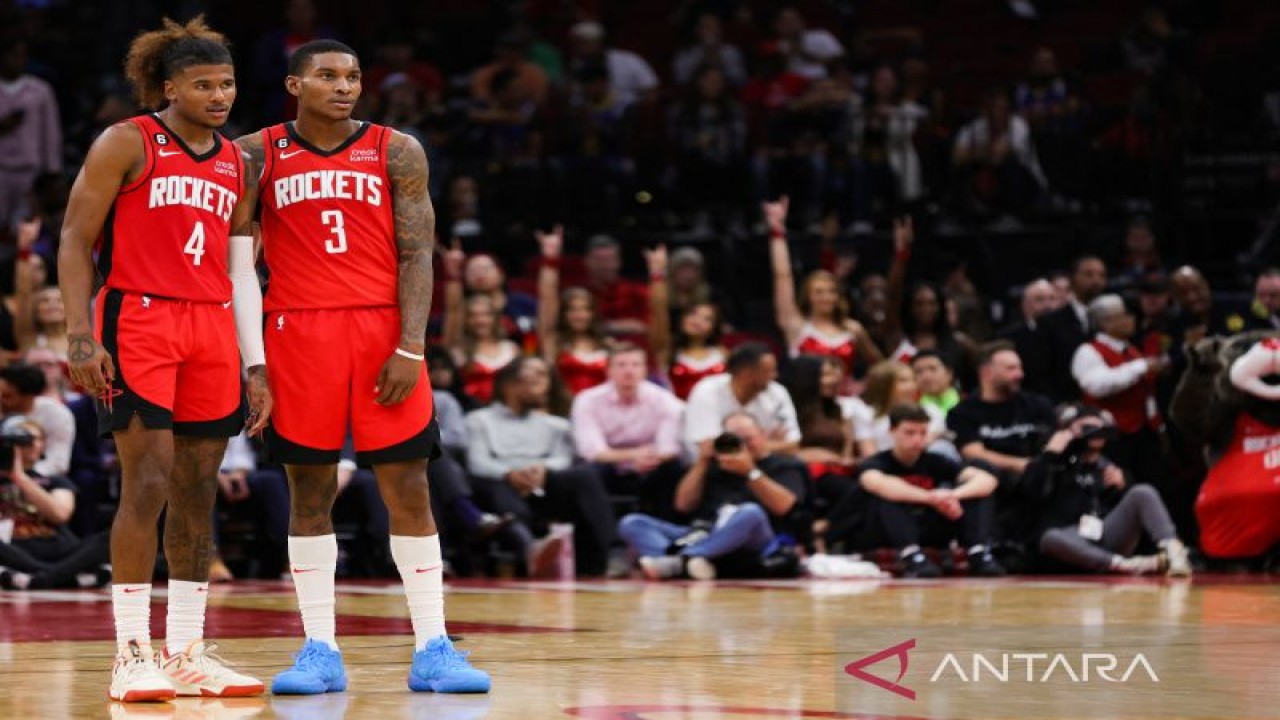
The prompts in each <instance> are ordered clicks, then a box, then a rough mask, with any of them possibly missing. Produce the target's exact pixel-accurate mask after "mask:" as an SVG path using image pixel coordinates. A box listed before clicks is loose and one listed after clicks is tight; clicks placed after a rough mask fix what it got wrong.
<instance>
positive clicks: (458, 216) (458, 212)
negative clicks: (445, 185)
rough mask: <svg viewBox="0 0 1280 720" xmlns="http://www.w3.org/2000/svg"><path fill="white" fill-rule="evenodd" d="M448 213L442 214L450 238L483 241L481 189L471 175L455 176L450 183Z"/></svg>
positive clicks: (443, 224)
mask: <svg viewBox="0 0 1280 720" xmlns="http://www.w3.org/2000/svg"><path fill="white" fill-rule="evenodd" d="M447 207H448V212H447V213H442V214H443V215H444V216H445V217H446V218H447V222H445V223H442V226H443V227H447V228H448V229H449V237H455V238H459V239H462V240H466V241H468V242H471V241H473V240H477V239H483V236H484V223H483V218H482V217H481V211H480V188H479V186H478V184H477V183H476V179H475V178H474V177H471V176H470V175H455V176H454V177H453V179H452V180H450V181H449V199H448V204H447Z"/></svg>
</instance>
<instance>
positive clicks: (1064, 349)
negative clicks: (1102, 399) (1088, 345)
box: [1040, 255, 1107, 401]
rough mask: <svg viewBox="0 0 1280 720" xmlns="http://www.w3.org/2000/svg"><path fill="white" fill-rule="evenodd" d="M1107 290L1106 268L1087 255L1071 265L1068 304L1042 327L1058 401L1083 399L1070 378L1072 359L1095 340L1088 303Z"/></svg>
mask: <svg viewBox="0 0 1280 720" xmlns="http://www.w3.org/2000/svg"><path fill="white" fill-rule="evenodd" d="M1106 288H1107V266H1106V265H1104V264H1103V263H1102V260H1101V259H1100V258H1098V257H1097V256H1094V255H1084V256H1082V257H1079V258H1076V259H1075V260H1074V261H1072V263H1071V295H1070V297H1068V299H1067V304H1066V305H1065V306H1063V307H1062V308H1060V309H1058V310H1055V311H1053V312H1051V313H1049V314H1048V315H1045V316H1044V320H1043V322H1041V323H1040V326H1041V332H1042V336H1043V338H1044V342H1045V344H1046V345H1047V347H1048V350H1049V353H1050V360H1051V361H1052V363H1053V365H1052V372H1051V382H1052V391H1051V392H1050V393H1049V397H1051V398H1052V399H1054V400H1056V401H1066V400H1074V399H1076V398H1078V397H1080V387H1079V386H1078V385H1076V381H1075V378H1074V377H1073V376H1072V374H1071V357H1072V356H1073V355H1074V354H1075V351H1076V348H1078V347H1080V345H1082V344H1084V343H1085V342H1088V340H1089V339H1090V338H1092V337H1093V326H1092V325H1091V323H1090V322H1089V308H1088V306H1089V303H1091V302H1093V299H1094V298H1096V297H1098V296H1099V295H1101V294H1102V292H1103V291H1104V290H1106Z"/></svg>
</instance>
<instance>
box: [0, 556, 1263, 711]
mask: <svg viewBox="0 0 1280 720" xmlns="http://www.w3.org/2000/svg"><path fill="white" fill-rule="evenodd" d="M157 595H158V597H157V602H156V604H155V605H154V606H153V608H152V622H153V627H154V628H155V633H156V635H157V636H158V635H160V634H161V632H162V629H163V620H164V604H163V588H158V590H157ZM211 595H212V597H211V599H210V613H209V622H208V628H207V630H208V632H207V634H208V635H209V637H211V638H213V639H215V641H216V642H217V643H218V645H219V650H218V652H219V653H220V654H222V655H223V656H224V657H226V658H227V659H229V660H230V661H231V662H233V663H234V665H235V666H236V667H237V668H238V669H241V670H244V671H247V672H249V673H251V674H256V675H258V676H259V677H262V678H263V679H266V680H268V681H269V679H270V676H271V675H272V674H273V673H275V672H278V671H279V670H282V669H284V668H285V667H287V666H288V665H289V664H290V662H291V654H292V653H293V652H294V651H296V650H297V649H298V647H299V645H300V640H299V636H300V628H301V625H300V621H299V619H298V617H297V614H296V612H295V611H294V598H293V591H292V587H291V586H290V584H289V583H288V582H258V581H242V582H237V583H234V584H232V585H226V586H214V588H212V590H211ZM446 603H447V612H448V619H449V628H450V632H451V633H453V634H455V635H460V636H462V640H461V642H460V643H459V645H458V646H459V648H460V649H463V650H470V651H472V652H473V653H474V654H473V655H472V660H473V662H474V663H475V664H476V665H477V666H478V667H480V668H483V669H485V670H487V671H489V672H490V673H492V675H493V678H494V690H493V692H492V693H491V694H490V695H487V696H486V695H480V696H456V695H455V696H436V695H431V694H417V693H410V692H409V691H408V690H407V689H406V687H405V674H406V672H407V669H408V660H409V656H410V652H411V645H412V637H413V636H412V630H411V628H410V625H409V623H408V621H407V619H404V618H403V616H404V599H403V597H402V596H401V594H400V589H399V587H398V586H397V585H394V584H384V583H349V582H342V583H340V584H339V588H338V632H339V640H340V642H341V643H342V647H343V651H344V654H345V657H346V662H347V670H348V673H349V674H350V678H351V684H350V689H349V690H348V692H346V693H341V694H336V695H327V696H317V697H309V698H298V697H271V696H265V697H262V698H248V699H235V700H203V699H181V700H178V701H177V702H174V703H166V704H158V705H119V704H113V703H110V702H108V701H107V699H106V688H107V683H108V678H109V666H110V663H111V658H112V655H113V654H114V644H113V643H112V642H109V641H108V640H107V639H108V638H111V637H113V633H112V620H111V611H110V596H109V594H108V593H107V592H106V591H103V590H98V591H78V592H73V591H68V592H52V591H50V592H27V593H3V592H0V718H15V719H17V718H24V719H25V718H53V719H64V718H66V719H70V718H179V719H181V718H191V719H197V718H199V719H210V720H213V719H217V720H236V719H240V718H264V719H265V718H286V719H301V718H306V719H307V720H329V719H334V720H337V719H341V718H376V719H377V720H399V719H400V718H406V719H407V718H414V719H418V718H430V719H432V720H464V719H466V718H482V717H486V718H513V719H517V718H519V719H525V718H529V719H537V720H540V719H546V720H551V719H553V718H572V717H578V718H597V719H605V718H610V719H618V720H622V719H632V720H637V719H645V720H672V719H675V718H681V719H684V720H703V719H708V718H750V717H773V718H873V717H874V718H888V717H890V716H889V715H886V714H879V713H877V712H874V711H871V710H868V711H865V712H864V708H863V707H862V704H863V703H864V702H865V703H866V704H867V707H868V708H875V707H881V706H882V705H883V702H886V701H898V700H900V698H898V699H895V698H893V697H892V696H891V695H890V694H889V693H886V691H885V689H884V686H886V685H892V684H893V682H894V680H895V677H897V676H898V674H899V673H898V670H899V668H898V664H897V660H896V659H895V658H893V657H887V659H886V660H885V661H884V662H883V663H879V664H876V665H874V666H867V667H866V672H868V673H870V674H872V675H874V676H876V677H878V678H883V680H881V681H880V682H878V683H877V682H874V681H873V682H872V683H866V682H862V681H860V680H858V679H856V678H855V677H854V676H853V675H851V674H850V673H849V672H847V671H846V669H845V668H846V664H848V663H850V661H851V660H857V659H858V657H857V656H850V655H849V653H848V652H847V651H846V650H845V649H842V647H841V643H845V644H847V643H849V642H856V641H857V639H858V638H859V637H861V636H871V635H873V634H875V633H883V632H886V630H885V629H886V628H914V629H917V630H918V633H915V635H918V637H919V638H920V644H921V646H922V647H923V646H925V645H926V644H927V643H928V640H929V637H930V633H931V632H934V631H938V632H942V631H950V630H954V629H957V628H960V629H963V628H966V627H988V626H993V627H995V628H997V630H998V633H997V634H1000V635H1002V636H1004V637H1005V638H1006V639H1008V638H1012V639H1013V640H1014V641H1016V642H1024V641H1025V643H1026V644H1027V645H1028V647H1041V648H1043V647H1044V645H1043V642H1044V638H1045V636H1046V632H1048V631H1047V630H1046V628H1057V629H1058V631H1059V632H1061V630H1062V629H1063V628H1066V629H1068V631H1070V630H1071V629H1072V628H1079V630H1080V632H1081V633H1094V634H1097V633H1098V632H1100V631H1101V632H1102V633H1104V634H1105V633H1106V632H1107V631H1108V630H1109V629H1112V628H1115V629H1119V628H1135V627H1137V628H1144V627H1151V628H1161V629H1164V630H1167V631H1172V632H1173V633H1175V635H1174V637H1175V642H1174V643H1173V644H1172V646H1173V649H1174V650H1175V651H1176V652H1172V653H1166V654H1165V655H1162V656H1160V658H1159V659H1158V661H1157V662H1156V666H1157V668H1158V669H1159V671H1160V672H1161V674H1163V675H1165V678H1167V679H1165V678H1162V682H1160V683H1158V684H1153V683H1149V682H1148V684H1147V685H1142V684H1141V683H1138V684H1135V685H1131V686H1127V687H1126V689H1125V690H1124V691H1123V692H1120V691H1119V690H1117V691H1115V693H1114V694H1112V695H1111V696H1109V697H1112V698H1114V703H1113V704H1114V705H1115V707H1114V708H1113V710H1114V713H1113V714H1109V715H1107V717H1124V718H1131V717H1134V718H1136V717H1179V716H1183V717H1280V709H1278V708H1277V707H1276V705H1277V703H1275V702H1273V701H1274V700H1275V699H1277V698H1280V646H1277V645H1276V644H1273V643H1272V642H1270V638H1272V637H1274V631H1275V629H1276V628H1278V627H1280V593H1277V586H1276V585H1275V584H1274V582H1273V581H1272V580H1271V579H1270V578H1269V577H1267V576H1218V577H1213V576H1204V577H1198V578H1196V579H1195V581H1194V582H1189V583H1188V582H1182V583H1174V582H1170V581H1166V580H1162V579H1105V578H1059V577H1053V578H1009V579H1001V580H976V579H975V580H968V579H948V580H942V581H898V580H847V581H838V580H798V581H771V582H721V583H693V582H688V583H665V584H656V583H643V582H639V581H615V582H599V583H573V582H564V583H558V582H511V581H508V582H457V583H451V584H449V586H448V590H447V594H446ZM1213 628H1223V629H1225V630H1226V631H1227V633H1228V634H1227V635H1226V636H1224V637H1225V639H1220V640H1213V639H1212V637H1213V636H1212V634H1210V633H1206V632H1205V631H1206V629H1213ZM1232 633H1234V634H1232ZM1269 633H1271V634H1270V635H1269ZM1182 639H1185V641H1186V643H1188V644H1187V645H1186V646H1185V647H1182V648H1179V647H1178V643H1179V642H1182ZM913 642H914V639H913ZM1037 642H1039V643H1041V644H1040V645H1036V643H1037ZM1197 643H1198V645H1197ZM1193 645H1194V647H1193ZM873 649H874V648H873ZM1123 649H1127V650H1129V651H1132V650H1133V649H1134V648H1133V647H1128V648H1123ZM861 654H864V653H862V652H861V651H859V655H861ZM921 658H924V659H921ZM911 662H912V672H913V673H916V674H915V675H912V676H909V677H908V680H911V678H915V679H914V680H912V681H911V682H913V683H914V684H915V685H916V686H917V688H916V689H920V685H921V680H920V679H919V678H920V676H919V673H920V672H921V670H920V669H919V668H920V666H921V664H922V663H925V664H928V663H929V662H932V661H931V660H928V659H927V656H919V657H917V656H912V661H911ZM1177 665H1183V666H1184V667H1176V666H1177ZM925 672H927V671H925ZM1037 672H1039V671H1038V670H1037ZM1016 674H1017V673H1015V675H1016ZM1170 674H1176V675H1177V677H1176V678H1175V677H1171V676H1170ZM1015 679H1016V678H1015ZM1139 679H1140V680H1143V681H1144V682H1146V679H1145V678H1139ZM908 680H903V681H902V682H903V683H904V684H910V683H908ZM876 685H880V687H877V686H876ZM1224 687H1225V688H1226V689H1227V691H1229V692H1230V696H1231V697H1233V698H1236V700H1233V701H1232V702H1236V703H1237V704H1240V703H1243V706H1242V707H1243V708H1244V709H1243V710H1241V707H1233V708H1228V707H1227V706H1226V705H1215V703H1221V702H1223V701H1222V700H1221V697H1225V696H1216V697H1217V699H1215V696H1214V695H1213V693H1214V692H1219V691H1222V690H1223V688H1224ZM1026 691H1027V687H1024V686H1017V685H1016V684H1011V685H1008V687H1007V688H1005V689H1004V690H1001V692H1004V693H1007V695H1005V696H1004V697H1009V698H1011V699H1013V698H1016V696H1017V695H1018V694H1019V693H1023V694H1025V692H1026ZM890 692H893V691H890ZM900 692H901V691H899V693H900ZM1109 692H1110V691H1109ZM1170 692H1176V693H1177V698H1178V699H1177V707H1178V708H1180V709H1179V711H1178V712H1177V713H1174V714H1169V713H1167V712H1163V711H1161V712H1149V711H1150V710H1151V708H1154V707H1156V706H1157V705H1159V704H1158V703H1157V704H1154V705H1153V704H1152V703H1151V702H1149V701H1150V700H1151V699H1153V698H1161V699H1166V700H1167V699H1168V693H1170ZM947 697H948V698H950V699H943V698H942V696H936V697H933V698H932V700H931V699H930V697H929V696H928V694H927V692H926V691H925V690H921V692H920V696H919V698H918V700H917V701H912V702H914V703H916V704H912V705H908V706H907V707H912V708H917V709H915V710H913V711H912V712H910V713H906V714H903V713H897V714H895V715H894V716H893V717H918V718H930V719H934V718H937V719H941V718H994V717H1018V716H1023V715H1021V714H1014V715H1011V714H1006V713H1008V712H1010V710H1009V708H1011V707H1014V705H999V706H992V705H987V704H985V703H983V704H979V703H969V704H967V705H966V703H965V702H964V701H963V700H962V699H961V700H956V699H955V697H956V696H947ZM1144 698H1145V699H1144ZM1268 698H1269V699H1270V700H1272V701H1271V702H1269V701H1268V700H1267V699H1268ZM1028 702H1030V703H1033V704H1029V705H1025V706H1024V707H1026V708H1032V710H1031V711H1029V712H1032V713H1033V715H1034V716H1035V717H1100V716H1098V715H1092V714H1075V711H1073V709H1072V706H1071V705H1070V704H1069V702H1068V703H1064V704H1063V705H1060V706H1059V705H1055V704H1053V703H1047V702H1046V703H1040V704H1038V705H1037V704H1034V702H1035V701H1034V698H1032V699H1030V700H1028ZM980 705H981V706H980ZM1164 706H1166V707H1167V706H1168V703H1165V704H1164ZM1237 713H1242V714H1237Z"/></svg>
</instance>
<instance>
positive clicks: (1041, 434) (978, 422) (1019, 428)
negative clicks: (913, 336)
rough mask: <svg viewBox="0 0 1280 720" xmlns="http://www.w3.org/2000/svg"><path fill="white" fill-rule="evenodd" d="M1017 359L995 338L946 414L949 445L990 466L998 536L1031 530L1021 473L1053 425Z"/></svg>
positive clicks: (1015, 535) (1048, 410) (1012, 537)
mask: <svg viewBox="0 0 1280 720" xmlns="http://www.w3.org/2000/svg"><path fill="white" fill-rule="evenodd" d="M1022 378H1023V372H1022V361H1021V359H1019V357H1018V353H1017V351H1016V350H1015V349H1014V346H1013V344H1012V343H1010V342H1008V341H1007V340H997V341H995V342H991V343H987V344H986V345H984V346H983V348H982V351H981V353H980V354H979V356H978V392H977V393H975V394H973V395H970V396H969V397H967V398H965V399H964V400H961V401H960V404H959V405H956V406H955V408H953V409H952V410H951V412H950V413H948V414H947V427H948V428H949V429H950V430H951V432H952V433H954V434H955V440H954V442H955V446H956V447H957V448H958V449H959V450H960V454H961V456H962V457H963V458H964V459H965V460H966V461H967V462H970V463H978V464H981V466H982V467H984V468H988V469H990V470H991V471H992V472H993V473H994V474H995V475H996V477H997V478H998V479H999V481H1000V488H999V494H998V498H999V506H998V507H997V513H998V516H997V518H996V525H997V528H998V533H999V535H1000V536H1001V538H1003V539H1007V540H1012V541H1018V540H1022V539H1025V538H1026V537H1027V536H1028V535H1029V534H1030V532H1031V528H1030V527H1029V520H1028V516H1027V514H1026V509H1025V507H1024V503H1025V498H1024V496H1023V494H1022V492H1021V484H1020V483H1021V482H1022V474H1023V472H1024V471H1025V470H1026V469H1027V463H1029V462H1030V461H1031V460H1030V459H1031V458H1032V457H1034V456H1035V454H1036V453H1037V452H1039V450H1040V447H1041V445H1042V443H1043V442H1044V438H1045V437H1047V436H1048V435H1049V433H1050V432H1052V430H1053V422H1054V419H1053V406H1052V405H1051V404H1050V403H1049V401H1048V400H1047V399H1045V398H1044V397H1042V396H1040V395H1036V394H1034V393H1031V392H1027V391H1024V390H1023V389H1022Z"/></svg>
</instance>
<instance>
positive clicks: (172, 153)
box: [156, 150, 182, 157]
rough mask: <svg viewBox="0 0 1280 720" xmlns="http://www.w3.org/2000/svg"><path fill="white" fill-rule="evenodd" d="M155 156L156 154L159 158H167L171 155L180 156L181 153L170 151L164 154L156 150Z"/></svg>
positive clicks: (179, 151)
mask: <svg viewBox="0 0 1280 720" xmlns="http://www.w3.org/2000/svg"><path fill="white" fill-rule="evenodd" d="M156 154H157V155H159V156H160V157H169V156H171V155H181V154H182V151H181V150H170V151H169V152H165V151H164V150H157V151H156Z"/></svg>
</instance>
